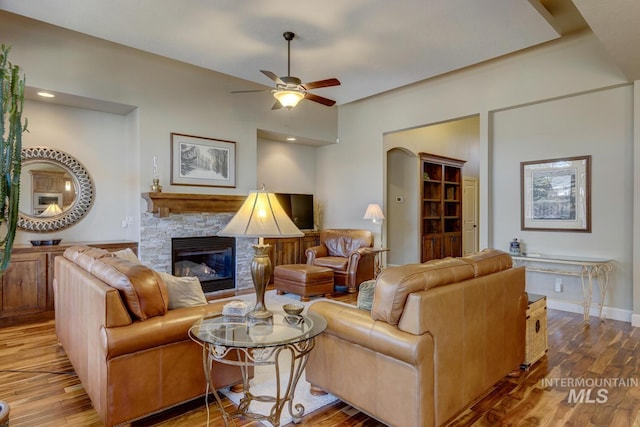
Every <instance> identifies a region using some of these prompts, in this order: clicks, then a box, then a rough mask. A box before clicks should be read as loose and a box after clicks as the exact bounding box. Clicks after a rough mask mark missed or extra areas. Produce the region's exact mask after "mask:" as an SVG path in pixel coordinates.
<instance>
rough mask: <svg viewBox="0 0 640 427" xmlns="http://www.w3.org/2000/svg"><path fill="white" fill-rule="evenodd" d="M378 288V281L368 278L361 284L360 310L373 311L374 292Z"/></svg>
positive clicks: (359, 289)
mask: <svg viewBox="0 0 640 427" xmlns="http://www.w3.org/2000/svg"><path fill="white" fill-rule="evenodd" d="M375 290H376V281H375V280H367V281H365V282H362V283H361V284H360V287H359V288H358V308H359V309H360V310H367V311H371V306H372V305H373V292H374V291H375Z"/></svg>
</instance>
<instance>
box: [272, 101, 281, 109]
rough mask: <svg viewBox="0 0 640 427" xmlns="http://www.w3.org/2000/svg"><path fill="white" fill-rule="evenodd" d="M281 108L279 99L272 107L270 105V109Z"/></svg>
mask: <svg viewBox="0 0 640 427" xmlns="http://www.w3.org/2000/svg"><path fill="white" fill-rule="evenodd" d="M281 108H282V104H280V101H276V103H275V104H273V107H271V109H272V110H279V109H281Z"/></svg>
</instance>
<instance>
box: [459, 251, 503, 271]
mask: <svg viewBox="0 0 640 427" xmlns="http://www.w3.org/2000/svg"><path fill="white" fill-rule="evenodd" d="M460 259H461V260H463V261H465V262H467V263H469V264H471V265H472V266H473V271H474V275H475V277H479V276H485V275H487V274H491V273H495V272H498V271H502V270H506V269H508V268H511V267H512V266H513V260H512V259H511V255H509V254H508V253H506V252H503V251H500V250H498V249H483V250H482V251H480V252H476V253H475V254H472V255H467V256H464V257H462V258H460Z"/></svg>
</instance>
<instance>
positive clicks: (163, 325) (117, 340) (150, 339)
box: [100, 303, 224, 360]
mask: <svg viewBox="0 0 640 427" xmlns="http://www.w3.org/2000/svg"><path fill="white" fill-rule="evenodd" d="M223 305H224V304H223V303H214V304H206V305H198V306H193V307H184V308H177V309H175V310H169V311H168V312H167V313H166V314H165V315H163V316H155V317H152V318H150V319H147V320H144V321H136V322H133V323H132V324H130V325H128V326H122V327H116V328H106V327H104V326H102V327H101V328H100V340H101V346H102V350H103V351H104V354H105V356H106V358H107V360H109V359H112V358H114V357H117V356H122V355H124V354H131V353H135V352H138V351H143V350H147V349H151V348H154V347H159V346H162V345H166V344H171V343H175V342H180V341H184V340H187V339H189V329H190V328H191V326H193V324H194V323H195V322H196V321H197V320H198V319H199V318H200V317H202V316H204V315H206V314H209V313H216V312H218V313H221V312H222V307H223Z"/></svg>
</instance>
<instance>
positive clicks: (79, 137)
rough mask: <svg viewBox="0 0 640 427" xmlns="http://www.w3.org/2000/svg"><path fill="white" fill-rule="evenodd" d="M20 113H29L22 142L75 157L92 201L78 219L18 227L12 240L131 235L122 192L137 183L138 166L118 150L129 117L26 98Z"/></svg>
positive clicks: (124, 150)
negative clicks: (39, 228)
mask: <svg viewBox="0 0 640 427" xmlns="http://www.w3.org/2000/svg"><path fill="white" fill-rule="evenodd" d="M24 115H25V116H27V117H28V119H29V125H28V129H29V132H27V133H25V134H24V135H23V146H24V147H36V146H44V147H52V148H56V149H58V150H61V151H64V152H66V153H68V154H70V155H71V156H73V157H74V158H76V159H77V160H78V161H79V162H80V163H81V164H82V165H83V166H84V167H85V169H87V171H88V172H89V174H90V176H91V178H92V179H93V181H94V185H95V201H94V204H93V206H92V208H91V209H90V210H89V212H88V214H87V215H86V217H85V218H84V219H83V220H81V221H80V222H78V223H77V224H75V225H73V226H71V227H69V228H67V229H64V230H60V231H57V232H54V233H31V232H26V231H22V230H18V232H17V234H16V243H28V241H29V240H38V239H48V238H54V237H55V238H62V239H64V240H65V241H75V242H78V241H87V240H103V241H104V240H127V239H134V240H135V239H136V237H135V236H131V235H130V233H129V231H130V229H129V228H126V229H125V228H123V227H122V220H123V219H125V217H126V216H127V214H129V215H131V210H130V208H131V206H129V205H128V204H127V201H128V200H127V199H123V194H126V193H127V192H128V191H127V190H129V189H131V188H135V187H136V185H135V184H136V183H137V178H138V169H137V168H136V167H134V164H133V163H132V162H131V161H130V158H129V156H127V155H126V154H125V155H123V153H128V152H129V147H128V142H129V141H128V138H127V121H128V118H127V117H126V116H121V115H117V114H109V113H104V112H99V111H91V110H85V109H79V108H72V107H66V106H61V105H54V104H48V103H44V102H37V101H29V100H27V101H26V102H25V107H24ZM23 176H24V175H23ZM21 191H27V187H26V186H21ZM138 197H139V196H138ZM136 200H137V199H136ZM129 202H130V200H129Z"/></svg>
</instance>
